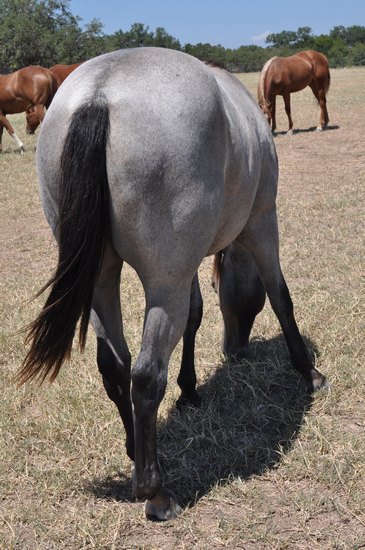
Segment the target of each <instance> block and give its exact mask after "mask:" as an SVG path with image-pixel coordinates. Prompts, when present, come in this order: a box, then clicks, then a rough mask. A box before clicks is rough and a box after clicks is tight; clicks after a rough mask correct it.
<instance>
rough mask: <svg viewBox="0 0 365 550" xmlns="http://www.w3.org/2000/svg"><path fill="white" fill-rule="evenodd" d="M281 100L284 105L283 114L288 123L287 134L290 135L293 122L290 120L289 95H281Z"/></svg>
mask: <svg viewBox="0 0 365 550" xmlns="http://www.w3.org/2000/svg"><path fill="white" fill-rule="evenodd" d="M283 99H284V105H285V112H286V115H287V117H288V121H289V128H288V131H287V134H289V135H290V134H292V133H293V120H292V118H291V108H290V94H283Z"/></svg>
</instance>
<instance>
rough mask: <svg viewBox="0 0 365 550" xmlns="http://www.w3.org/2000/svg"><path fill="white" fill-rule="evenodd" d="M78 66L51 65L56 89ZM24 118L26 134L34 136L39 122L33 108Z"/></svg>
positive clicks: (74, 64)
mask: <svg viewBox="0 0 365 550" xmlns="http://www.w3.org/2000/svg"><path fill="white" fill-rule="evenodd" d="M79 65H81V63H72V65H62V64H58V65H53V67H51V68H50V69H49V70H50V71H51V73H52V74H53V76H54V77H55V79H56V81H57V89H58V88H59V87H60V86H61V84H62V82H63V81H64V80H65V78H67V77H68V75H69V74H70V73H72V71H74V70H75V69H76V68H77V67H78V66H79ZM25 118H26V120H27V124H26V127H25V131H26V132H27V134H34V132H35V131H36V129H37V128H38V126H39V124H40V120H39V118H38V116H37V113H36V112H35V111H34V109H33V107H31V108H30V109H28V110H27V112H26V114H25Z"/></svg>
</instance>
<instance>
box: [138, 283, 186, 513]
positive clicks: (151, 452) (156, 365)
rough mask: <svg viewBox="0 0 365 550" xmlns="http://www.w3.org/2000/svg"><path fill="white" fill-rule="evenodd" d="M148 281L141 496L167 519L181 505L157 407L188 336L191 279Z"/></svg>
mask: <svg viewBox="0 0 365 550" xmlns="http://www.w3.org/2000/svg"><path fill="white" fill-rule="evenodd" d="M160 280H161V278H159V281H158V283H159V284H156V282H154V283H153V284H152V285H150V284H149V283H147V284H146V282H145V281H144V288H145V291H146V315H145V326H144V331H143V338H142V348H141V352H140V354H139V356H138V359H137V362H136V365H135V366H134V368H133V369H132V402H133V414H134V435H135V480H134V488H135V493H136V496H137V498H146V499H147V502H146V506H145V511H146V515H147V516H148V517H150V516H153V517H154V518H156V519H159V520H167V519H171V518H174V517H176V516H177V514H178V513H179V512H180V507H179V505H178V504H177V503H176V501H175V500H174V498H173V497H172V496H171V495H169V494H168V493H167V492H166V490H165V489H164V487H163V485H162V481H161V476H160V472H159V466H158V460H157V445H156V420H157V412H158V407H159V405H160V403H161V400H162V398H163V396H164V393H165V388H166V383H167V368H168V362H169V359H170V356H171V353H172V351H173V349H174V348H175V346H176V344H177V343H178V341H179V340H180V338H181V336H182V335H183V332H184V329H185V327H186V322H187V318H188V313H189V302H190V288H191V279H190V281H189V282H187V284H184V286H183V287H181V285H180V288H174V287H173V286H171V288H167V287H166V286H165V288H163V287H161V283H160Z"/></svg>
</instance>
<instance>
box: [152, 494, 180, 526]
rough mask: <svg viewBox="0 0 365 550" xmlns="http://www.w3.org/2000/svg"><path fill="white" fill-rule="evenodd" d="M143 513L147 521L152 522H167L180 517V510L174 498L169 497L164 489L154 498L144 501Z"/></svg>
mask: <svg viewBox="0 0 365 550" xmlns="http://www.w3.org/2000/svg"><path fill="white" fill-rule="evenodd" d="M144 511H145V514H146V517H147V519H150V520H152V521H168V520H170V519H175V518H176V517H177V516H178V515H180V514H181V512H182V508H181V507H180V506H179V505H178V503H177V502H176V500H175V499H174V497H172V496H170V495H169V494H168V493H167V492H166V491H165V490H164V489H161V490H160V491H159V492H158V493H157V495H156V496H155V497H154V498H152V499H150V500H146V502H145V505H144Z"/></svg>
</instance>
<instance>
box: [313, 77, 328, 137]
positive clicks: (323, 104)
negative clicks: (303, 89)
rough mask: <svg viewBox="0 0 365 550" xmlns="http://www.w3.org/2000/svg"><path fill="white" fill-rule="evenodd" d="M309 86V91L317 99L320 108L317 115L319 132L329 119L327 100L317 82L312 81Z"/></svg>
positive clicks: (322, 88)
mask: <svg viewBox="0 0 365 550" xmlns="http://www.w3.org/2000/svg"><path fill="white" fill-rule="evenodd" d="M309 86H310V87H311V90H312V92H313V94H314V96H315V98H316V99H317V101H318V103H319V108H320V115H319V125H318V126H317V130H318V131H321V130H323V129H324V128H325V127H326V126H327V125H328V123H329V117H328V112H327V100H326V92H325V89H324V85H319V83H318V82H316V81H315V80H313V81H312V82H311V83H310V84H309Z"/></svg>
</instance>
